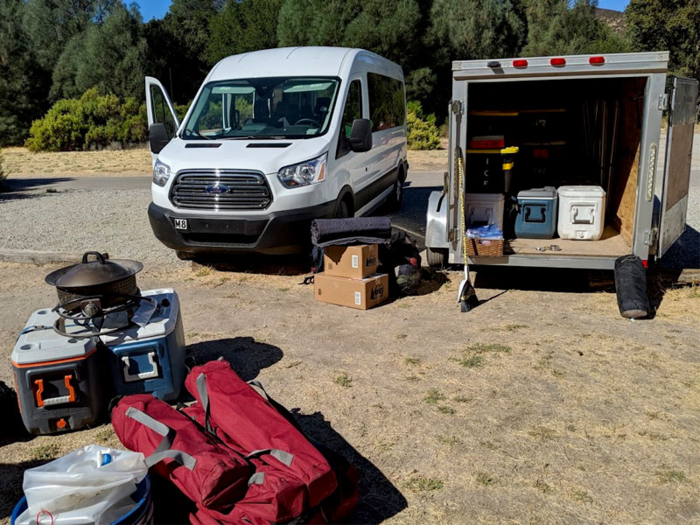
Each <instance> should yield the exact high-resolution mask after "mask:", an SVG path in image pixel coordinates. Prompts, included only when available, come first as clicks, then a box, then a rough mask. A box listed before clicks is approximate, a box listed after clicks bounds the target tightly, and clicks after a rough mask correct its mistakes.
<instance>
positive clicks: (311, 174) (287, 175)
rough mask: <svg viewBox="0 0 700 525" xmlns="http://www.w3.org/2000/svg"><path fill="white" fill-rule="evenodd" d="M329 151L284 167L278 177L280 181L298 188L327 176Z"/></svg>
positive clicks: (287, 185)
mask: <svg viewBox="0 0 700 525" xmlns="http://www.w3.org/2000/svg"><path fill="white" fill-rule="evenodd" d="M327 158H328V153H324V154H323V155H321V156H320V157H317V158H315V159H312V160H307V161H306V162H301V163H299V164H294V165H292V166H287V167H286V168H282V169H281V170H280V171H279V173H278V174H277V177H279V179H280V182H281V183H282V184H284V185H285V186H286V187H287V188H298V187H300V186H308V185H309V184H316V183H317V182H321V181H323V180H324V179H325V178H326V160H327Z"/></svg>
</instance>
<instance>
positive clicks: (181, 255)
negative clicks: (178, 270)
mask: <svg viewBox="0 0 700 525" xmlns="http://www.w3.org/2000/svg"><path fill="white" fill-rule="evenodd" d="M175 255H177V258H178V259H180V260H181V261H194V259H195V257H196V254H194V253H192V252H181V251H180V250H175Z"/></svg>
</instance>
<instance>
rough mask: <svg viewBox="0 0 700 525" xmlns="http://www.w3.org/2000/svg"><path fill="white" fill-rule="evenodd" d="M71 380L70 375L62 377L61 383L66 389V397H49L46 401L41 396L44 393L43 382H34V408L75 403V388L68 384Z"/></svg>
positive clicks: (38, 380) (40, 380)
mask: <svg viewBox="0 0 700 525" xmlns="http://www.w3.org/2000/svg"><path fill="white" fill-rule="evenodd" d="M72 378H73V376H72V375H71V374H68V375H67V376H64V377H63V382H64V384H65V385H66V388H67V389H68V395H67V396H57V397H50V398H48V399H44V398H43V396H42V394H43V393H44V380H43V379H37V380H36V381H34V384H36V406H38V407H44V406H53V405H61V404H63V403H75V388H73V385H71V384H70V380H71V379H72Z"/></svg>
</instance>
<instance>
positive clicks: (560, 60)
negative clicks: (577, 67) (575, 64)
mask: <svg viewBox="0 0 700 525" xmlns="http://www.w3.org/2000/svg"><path fill="white" fill-rule="evenodd" d="M549 63H550V64H552V65H553V66H565V65H566V59H565V58H552V59H551V60H550V61H549Z"/></svg>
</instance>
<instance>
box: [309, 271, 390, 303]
mask: <svg viewBox="0 0 700 525" xmlns="http://www.w3.org/2000/svg"><path fill="white" fill-rule="evenodd" d="M314 297H315V298H316V300H317V301H321V302H324V303H331V304H337V305H340V306H349V307H350V308H357V309H358V310H368V309H369V308H372V307H374V306H377V305H378V304H381V303H383V302H384V301H386V300H387V299H388V298H389V276H388V275H387V274H385V273H382V274H377V275H373V276H372V277H367V278H365V279H348V278H347V277H337V276H334V275H327V274H326V273H319V274H316V276H315V277H314Z"/></svg>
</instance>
